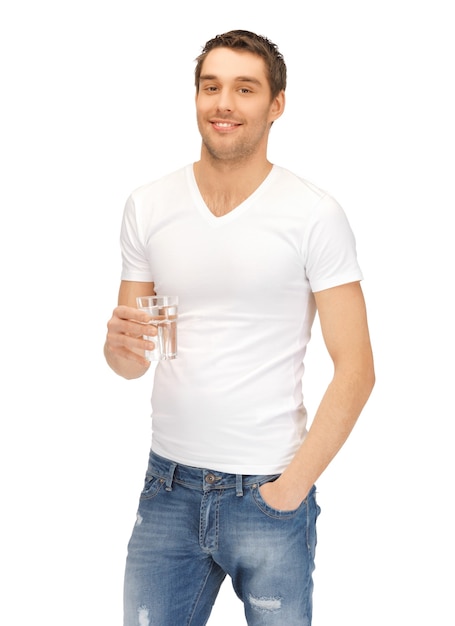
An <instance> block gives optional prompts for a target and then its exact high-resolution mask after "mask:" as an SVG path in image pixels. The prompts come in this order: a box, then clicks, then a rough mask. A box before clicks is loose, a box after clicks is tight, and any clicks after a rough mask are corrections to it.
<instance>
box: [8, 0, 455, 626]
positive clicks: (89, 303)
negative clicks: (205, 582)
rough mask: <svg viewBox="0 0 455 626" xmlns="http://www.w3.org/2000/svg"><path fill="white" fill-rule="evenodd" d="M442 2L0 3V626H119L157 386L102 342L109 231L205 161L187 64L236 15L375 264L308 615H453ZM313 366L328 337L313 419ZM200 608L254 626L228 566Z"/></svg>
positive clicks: (370, 623) (111, 279) (290, 135)
mask: <svg viewBox="0 0 455 626" xmlns="http://www.w3.org/2000/svg"><path fill="white" fill-rule="evenodd" d="M450 5H451V2H449V1H447V2H443V1H442V0H432V1H431V2H423V1H420V0H414V1H411V0H409V1H406V0H382V1H381V2H369V1H367V0H345V1H343V2H340V1H339V0H319V1H318V2H310V1H308V0H302V1H301V2H296V1H295V0H281V2H270V1H269V0H260V1H259V0H257V1H256V0H252V1H250V2H248V1H245V0H242V1H239V0H231V2H229V3H224V4H223V3H214V2H205V1H196V2H189V1H180V2H176V1H174V2H168V3H165V2H152V1H151V0H149V1H145V0H128V1H122V2H120V1H118V0H110V1H109V2H108V1H107V0H78V2H75V1H73V2H70V1H66V2H65V1H59V2H57V1H56V0H55V1H52V0H42V1H41V2H32V1H31V0H30V1H27V0H22V1H21V0H16V1H15V2H9V3H6V2H5V3H4V4H3V5H2V8H1V13H0V53H1V59H2V62H1V69H0V72H1V76H0V79H1V90H2V95H1V100H0V106H1V118H0V123H1V137H0V150H1V170H0V172H1V174H0V176H1V211H0V220H1V225H0V254H1V259H0V267H1V273H2V274H1V275H2V282H1V307H0V311H1V331H2V350H1V356H2V363H3V369H2V374H3V375H2V393H1V403H2V407H1V422H0V424H1V426H0V428H1V432H0V446H1V448H0V462H1V468H0V470H1V503H2V507H1V511H2V512H1V517H0V519H1V545H0V568H1V570H2V581H3V582H2V586H1V596H2V600H1V603H0V613H1V615H0V622H1V623H2V624H5V626H6V625H7V626H16V625H21V626H22V625H23V624H31V623H37V624H46V626H62V625H63V624H64V625H65V626H81V625H84V626H95V625H103V626H120V625H121V611H122V607H121V593H122V581H123V565H124V558H125V551H126V543H127V541H128V538H129V534H130V531H131V528H132V525H133V523H134V517H135V510H136V504H137V498H138V494H139V490H140V488H141V486H142V477H143V473H144V471H145V464H146V460H147V454H148V447H149V437H150V417H149V412H150V406H149V394H150V386H151V376H149V375H148V376H147V377H145V378H144V379H142V380H139V381H131V382H127V381H124V380H122V379H120V378H118V377H116V376H115V375H114V374H113V373H112V372H111V371H110V370H109V369H108V367H107V366H106V364H105V362H104V360H103V356H102V345H103V342H104V336H105V328H106V326H105V325H106V321H107V319H108V318H109V317H110V314H111V310H112V308H113V307H114V305H115V302H116V296H117V288H118V284H119V274H120V256H119V247H118V236H119V229H120V220H121V215H122V211H123V205H124V202H125V200H126V197H127V196H128V194H129V193H130V191H131V190H132V189H134V188H135V187H137V186H139V185H141V184H143V183H145V182H148V181H150V180H152V179H155V178H157V177H159V176H161V175H162V174H164V173H167V172H169V171H172V170H174V169H177V168H178V167H180V166H182V165H185V164H186V163H188V162H190V161H193V160H196V159H197V158H198V156H199V136H198V134H197V129H196V124H195V114H194V103H193V97H194V88H193V70H194V63H193V60H194V58H195V57H196V56H197V55H198V54H199V52H200V50H201V47H202V46H203V44H204V43H205V41H206V40H208V39H210V38H211V37H212V36H214V35H215V34H218V33H220V32H224V31H226V30H230V29H232V28H244V29H250V30H254V31H257V32H259V33H261V34H265V35H267V36H268V37H270V38H271V39H272V40H273V41H275V42H276V43H277V44H278V45H279V47H280V49H281V51H282V52H283V54H284V56H285V59H286V61H287V65H288V73H289V87H288V90H287V99H288V105H287V110H286V112H285V115H284V116H283V118H281V119H280V120H279V122H277V123H276V124H275V125H274V128H273V129H272V136H271V141H270V151H269V157H270V159H271V160H272V161H274V162H276V163H279V164H280V165H283V166H285V167H288V168H289V169H291V170H293V171H295V172H296V173H298V174H299V175H301V176H303V177H305V178H307V179H309V180H311V181H312V182H314V183H316V184H317V185H319V186H320V187H322V188H324V189H326V190H327V191H329V192H330V193H332V194H333V195H334V196H335V197H336V198H337V199H338V200H339V202H340V203H341V204H342V205H343V207H344V208H345V210H346V212H347V214H348V216H349V219H350V221H351V224H352V226H353V228H354V231H355V233H356V236H357V241H358V253H359V259H360V262H361V265H362V269H363V271H364V274H365V281H364V285H363V286H364V291H365V294H366V298H367V302H368V308H369V318H370V325H371V335H372V340H373V343H374V350H375V357H376V368H377V385H376V388H375V390H374V392H373V395H372V397H371V399H370V402H369V404H368V405H367V408H366V409H365V411H364V413H363V416H362V417H361V419H360V421H359V423H358V425H357V426H356V428H355V430H354V433H353V434H352V436H351V438H350V440H349V441H348V443H347V444H346V446H345V448H344V449H343V451H342V452H341V453H340V454H339V456H338V457H337V459H336V460H335V461H334V462H333V464H332V466H331V467H330V469H329V470H328V471H327V472H326V474H325V475H324V476H323V477H322V478H321V479H320V481H319V484H318V491H319V502H320V504H321V506H322V509H323V513H322V515H321V517H320V523H319V545H318V555H317V557H318V558H317V570H316V573H315V583H316V590H315V616H314V626H332V625H333V624H342V625H348V624H349V626H383V625H384V624H387V626H405V625H410V624H413V625H414V624H435V625H437V626H453V625H454V624H455V613H454V608H453V560H454V558H455V554H454V545H453V527H454V519H453V513H452V499H453V492H454V489H453V476H454V466H453V445H452V423H453V420H454V417H455V415H454V408H453V401H452V397H453V388H454V380H453V379H454V366H453V349H454V336H453V318H454V305H453V299H452V294H451V293H450V292H451V290H452V288H453V270H454V259H453V227H452V217H453V211H454V195H453V177H454V171H455V159H454V142H455V132H454V111H455V98H454V95H453V83H454V58H455V46H454V38H453V18H452V17H451V14H450ZM321 355H322V351H321V340H320V337H319V335H318V331H317V328H316V329H315V336H314V340H313V342H312V344H311V347H310V350H309V355H308V370H309V371H308V376H307V378H306V384H305V395H306V398H307V403H308V406H309V408H310V411H314V408H315V407H316V405H317V403H318V400H319V398H320V395H321V393H322V391H323V389H324V386H325V384H326V383H327V380H328V378H329V376H330V367H329V364H328V362H327V359H326V358H325V356H321ZM209 623H210V625H211V626H216V625H218V626H221V625H229V626H232V625H234V624H243V623H244V620H243V617H242V606H241V603H240V602H239V601H238V600H237V599H236V597H235V596H234V594H233V592H232V589H231V586H230V583H229V582H228V581H227V582H226V583H225V585H224V586H223V588H222V592H221V595H220V597H219V602H218V603H217V605H216V607H215V610H214V613H213V617H212V618H211V620H210V622H209ZM176 626H179V625H176Z"/></svg>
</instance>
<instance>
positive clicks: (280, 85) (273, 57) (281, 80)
mask: <svg viewBox="0 0 455 626" xmlns="http://www.w3.org/2000/svg"><path fill="white" fill-rule="evenodd" d="M214 48H230V49H233V50H243V51H245V52H252V53H253V54H257V55H259V56H260V57H262V58H263V59H264V62H265V65H266V69H267V73H268V80H269V84H270V90H271V92H272V98H275V96H277V95H278V94H279V93H280V91H284V90H285V89H286V64H285V62H284V58H283V55H282V54H281V52H279V50H278V46H276V44H274V43H272V42H271V41H270V40H269V39H267V37H264V36H262V35H256V34H255V33H252V32H250V31H248V30H231V31H229V32H228V33H224V34H223V35H217V36H216V37H214V38H213V39H210V40H209V41H207V43H206V44H205V46H204V47H203V49H202V53H201V54H200V55H199V56H198V57H197V58H196V63H197V65H196V69H195V72H194V74H195V84H196V90H199V80H200V77H201V69H202V64H203V62H204V60H205V58H206V57H207V55H208V53H209V52H210V51H211V50H213V49H214Z"/></svg>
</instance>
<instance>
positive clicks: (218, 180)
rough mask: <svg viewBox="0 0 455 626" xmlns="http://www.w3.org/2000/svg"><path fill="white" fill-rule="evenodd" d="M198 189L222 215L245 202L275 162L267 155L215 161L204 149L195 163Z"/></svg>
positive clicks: (215, 210) (214, 211)
mask: <svg viewBox="0 0 455 626" xmlns="http://www.w3.org/2000/svg"><path fill="white" fill-rule="evenodd" d="M193 169H194V176H195V178H196V182H197V185H198V187H199V191H200V193H201V195H202V197H203V199H204V202H205V203H206V204H207V206H208V208H209V209H210V211H211V212H212V213H213V214H214V215H216V216H222V215H225V214H226V213H229V212H230V211H232V210H233V209H235V208H236V207H237V206H239V204H241V203H242V202H244V201H245V200H246V199H247V198H248V197H249V196H250V195H251V194H252V193H254V191H256V189H257V188H258V187H259V185H260V184H261V183H262V182H263V181H264V180H265V178H266V177H267V175H268V174H269V172H270V170H271V169H272V163H270V162H269V161H268V160H267V159H266V158H264V159H261V160H256V159H255V160H253V159H251V158H250V159H249V160H248V161H247V162H242V163H240V162H226V161H221V160H215V159H213V158H210V157H208V156H207V155H204V153H203V152H202V154H201V159H200V161H197V162H196V163H195V164H194V166H193Z"/></svg>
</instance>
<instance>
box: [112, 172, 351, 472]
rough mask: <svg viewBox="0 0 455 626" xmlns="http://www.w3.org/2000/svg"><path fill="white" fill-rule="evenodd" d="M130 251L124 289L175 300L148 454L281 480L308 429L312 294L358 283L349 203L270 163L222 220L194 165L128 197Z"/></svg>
mask: <svg viewBox="0 0 455 626" xmlns="http://www.w3.org/2000/svg"><path fill="white" fill-rule="evenodd" d="M121 246H122V257H123V270H122V279H123V280H129V281H144V282H154V283H155V291H156V293H157V294H161V295H177V296H178V297H179V321H178V358H177V359H175V360H171V361H161V362H159V363H158V365H157V368H156V371H155V379H154V385H153V393H152V430H153V434H152V449H153V450H154V451H155V452H156V453H157V454H159V455H161V456H164V457H166V458H169V459H172V460H174V461H176V462H178V463H183V464H186V465H190V466H193V467H204V468H210V469H213V470H218V471H224V472H232V473H241V474H271V473H279V472H281V471H283V469H284V468H285V467H286V466H287V465H288V464H289V462H290V460H291V459H292V457H293V455H294V454H295V452H296V450H297V448H298V447H299V446H300V444H301V443H302V441H303V439H304V437H305V434H306V421H307V415H306V410H305V407H304V405H303V394H302V376H303V371H304V366H303V360H304V356H305V351H306V346H307V343H308V341H309V339H310V331H311V325H312V323H313V319H314V316H315V302H314V296H313V292H315V291H320V290H323V289H328V288H330V287H334V286H337V285H341V284H345V283H349V282H353V281H358V280H361V279H362V274H361V271H360V269H359V266H358V263H357V258H356V249H355V240H354V236H353V234H352V231H351V228H350V226H349V224H348V221H347V219H346V216H345V214H344V212H343V210H342V209H341V207H340V206H339V205H338V204H337V203H336V202H335V200H334V199H333V198H331V197H330V196H328V195H327V194H325V193H324V192H322V191H321V190H320V189H318V188H317V187H315V186H314V185H312V184H310V183H308V182H306V181H304V180H302V179H300V178H298V177H297V176H295V175H294V174H292V173H290V172H289V171H287V170H285V169H283V168H280V167H278V166H274V167H273V168H272V170H271V172H270V173H269V175H268V177H267V178H266V179H265V181H264V182H263V183H262V184H261V185H260V187H259V188H258V189H256V191H255V192H254V193H253V194H252V195H251V196H250V197H249V198H248V199H247V200H245V201H244V202H243V203H242V204H241V205H239V206H238V207H237V208H235V209H234V210H233V211H231V212H230V213H227V214H226V215H224V216H222V217H215V216H214V215H213V214H212V213H211V211H210V210H209V209H208V207H207V206H206V204H205V203H204V201H203V199H202V196H201V194H200V192H199V189H198V187H197V184H196V181H195V178H194V174H193V167H192V165H188V166H186V167H185V168H183V169H181V170H179V171H177V172H174V173H172V174H170V175H168V176H166V177H164V178H162V179H160V180H158V181H156V182H153V183H150V184H148V185H145V186H143V187H141V188H139V189H137V190H136V191H134V192H133V193H132V194H131V196H130V197H129V198H128V201H127V203H126V207H125V213H124V219H123V224H122V233H121Z"/></svg>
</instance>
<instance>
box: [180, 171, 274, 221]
mask: <svg viewBox="0 0 455 626" xmlns="http://www.w3.org/2000/svg"><path fill="white" fill-rule="evenodd" d="M186 174H187V180H188V186H189V188H190V191H191V195H192V196H193V200H194V203H195V205H196V207H197V209H198V211H199V213H200V214H201V215H202V217H203V218H204V219H205V220H206V221H208V222H209V223H211V224H212V225H213V226H221V225H222V224H226V223H228V222H232V221H233V220H235V219H237V218H238V217H239V216H240V215H243V213H245V211H246V210H247V209H248V208H249V207H250V206H251V204H252V203H253V202H254V201H255V200H256V198H257V197H258V196H260V195H262V193H263V192H264V191H265V189H266V188H267V187H268V186H269V185H270V183H271V182H272V180H273V179H274V178H275V176H276V166H275V165H272V168H271V170H270V172H269V173H268V174H267V176H266V177H265V178H264V180H263V181H262V183H261V184H260V185H259V186H258V187H256V189H255V190H254V191H253V193H252V194H250V195H249V196H248V198H246V199H245V200H244V201H243V202H241V203H240V204H239V205H237V206H236V207H235V208H234V209H232V211H229V213H226V214H225V215H220V216H219V217H218V216H216V215H215V214H214V213H212V211H211V210H210V209H209V207H208V206H207V204H206V203H205V201H204V198H203V197H202V194H201V192H200V190H199V187H198V184H197V182H196V177H195V175H194V168H193V164H192V163H191V164H190V165H188V166H187V168H186Z"/></svg>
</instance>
